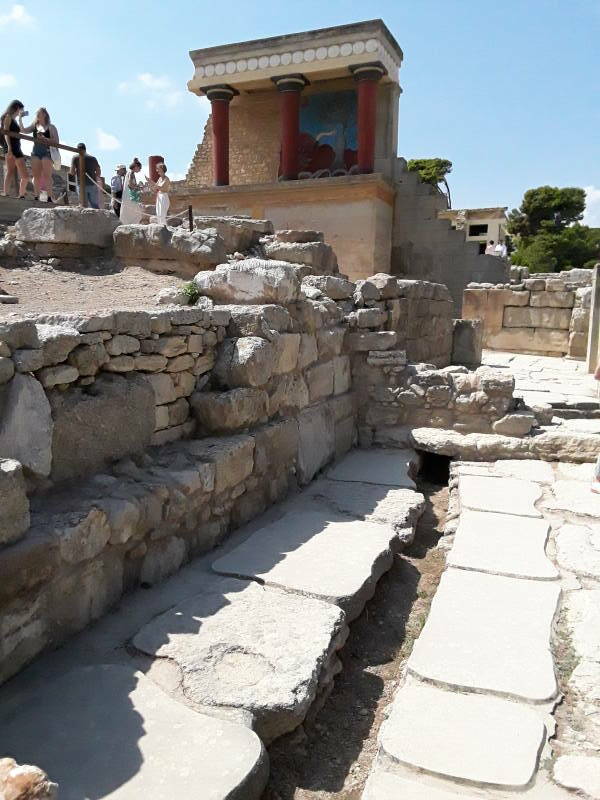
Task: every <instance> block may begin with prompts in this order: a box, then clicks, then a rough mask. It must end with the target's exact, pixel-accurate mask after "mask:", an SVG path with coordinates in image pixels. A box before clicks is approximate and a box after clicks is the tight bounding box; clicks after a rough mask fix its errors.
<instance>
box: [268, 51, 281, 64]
mask: <svg viewBox="0 0 600 800" xmlns="http://www.w3.org/2000/svg"><path fill="white" fill-rule="evenodd" d="M280 64H281V56H280V55H278V54H277V53H275V55H272V56H271V57H270V58H269V66H270V67H278V66H279V65H280Z"/></svg>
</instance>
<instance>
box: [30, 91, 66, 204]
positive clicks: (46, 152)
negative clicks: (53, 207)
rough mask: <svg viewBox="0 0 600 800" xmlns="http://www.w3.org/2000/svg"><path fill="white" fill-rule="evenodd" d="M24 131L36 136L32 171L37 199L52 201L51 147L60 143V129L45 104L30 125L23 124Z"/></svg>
mask: <svg viewBox="0 0 600 800" xmlns="http://www.w3.org/2000/svg"><path fill="white" fill-rule="evenodd" d="M21 130H22V131H23V133H30V132H32V133H33V135H34V137H35V142H34V145H33V150H32V151H31V171H32V172H33V188H34V194H35V199H36V200H37V199H38V198H40V199H41V200H47V201H48V202H49V203H51V202H52V169H53V167H52V155H51V153H50V148H51V147H56V145H57V144H58V131H57V130H56V127H55V126H54V125H53V124H52V122H51V121H50V114H49V113H48V111H47V109H45V108H44V107H43V106H42V107H41V108H38V110H37V112H36V115H35V119H34V121H33V122H32V124H31V125H29V127H27V128H24V127H22V126H21Z"/></svg>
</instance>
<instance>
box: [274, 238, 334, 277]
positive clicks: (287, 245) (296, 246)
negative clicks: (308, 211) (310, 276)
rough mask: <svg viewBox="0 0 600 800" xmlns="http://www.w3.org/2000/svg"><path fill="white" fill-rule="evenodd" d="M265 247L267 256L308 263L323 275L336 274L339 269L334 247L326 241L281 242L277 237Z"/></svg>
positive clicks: (291, 261)
mask: <svg viewBox="0 0 600 800" xmlns="http://www.w3.org/2000/svg"><path fill="white" fill-rule="evenodd" d="M263 247H264V251H265V255H266V257H267V258H274V259H278V260H279V261H288V262H290V263H292V264H306V265H308V266H309V267H312V268H313V269H314V270H315V272H319V273H321V274H322V275H335V273H337V271H338V265H337V258H336V257H335V253H334V252H333V248H332V247H331V245H329V244H325V243H324V242H281V241H277V240H276V239H275V240H274V241H272V242H268V243H266V244H264V245H263Z"/></svg>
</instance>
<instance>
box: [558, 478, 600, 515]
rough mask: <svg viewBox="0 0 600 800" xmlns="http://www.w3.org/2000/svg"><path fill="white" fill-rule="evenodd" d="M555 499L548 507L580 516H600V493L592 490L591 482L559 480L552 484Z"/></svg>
mask: <svg viewBox="0 0 600 800" xmlns="http://www.w3.org/2000/svg"><path fill="white" fill-rule="evenodd" d="M552 495H553V499H551V500H549V501H548V502H547V504H546V507H547V508H549V509H553V510H556V511H568V512H570V513H571V514H577V515H578V516H581V515H583V516H588V517H600V494H596V493H595V492H592V491H591V489H590V485H589V483H585V482H584V481H578V480H558V481H556V482H555V483H554V484H553V486H552Z"/></svg>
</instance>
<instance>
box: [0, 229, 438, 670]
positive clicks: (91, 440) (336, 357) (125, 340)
mask: <svg viewBox="0 0 600 800" xmlns="http://www.w3.org/2000/svg"><path fill="white" fill-rule="evenodd" d="M284 238H286V237H285V236H284ZM287 238H288V239H289V238H291V239H292V241H291V242H288V244H290V245H292V247H291V248H289V252H287V256H288V257H292V256H293V252H292V251H293V250H294V248H296V250H298V245H300V244H301V242H298V241H297V239H298V236H297V235H296V236H294V235H290V236H288V237H287ZM274 244H277V246H278V247H281V245H282V244H286V242H283V241H282V240H281V239H280V240H278V243H277V241H275V240H274ZM195 280H196V283H197V286H198V288H199V291H200V292H201V294H202V295H203V296H201V297H200V299H199V301H198V303H199V304H200V305H198V306H182V307H156V308H149V309H146V310H136V311H119V310H114V311H107V312H101V313H96V314H89V315H80V316H74V315H70V316H64V315H37V316H36V317H35V318H30V319H17V318H15V319H13V320H11V321H8V322H3V323H2V324H1V325H0V352H1V355H0V383H1V386H0V418H1V422H0V504H1V506H2V509H3V516H2V536H1V538H0V548H1V563H2V581H0V583H1V587H0V617H1V619H2V622H1V623H0V628H1V635H0V679H2V680H4V679H6V678H8V677H9V676H11V675H12V674H14V673H15V672H16V671H18V670H19V669H20V668H21V667H22V666H23V665H24V664H26V663H27V662H28V661H30V660H31V659H32V658H33V657H34V656H35V655H36V654H37V653H38V652H40V651H41V650H43V649H46V648H50V647H55V646H57V645H58V644H60V643H61V642H62V641H64V640H65V639H66V638H67V637H68V636H70V635H71V634H73V633H74V632H76V631H78V630H81V629H82V628H83V627H85V626H86V625H87V624H89V622H90V621H92V620H94V619H97V618H98V617H100V616H102V615H103V614H104V613H106V611H107V610H108V609H110V608H111V607H112V606H113V605H114V604H115V603H116V602H117V601H118V599H119V597H121V595H122V594H123V593H124V592H126V591H129V590H131V589H133V588H135V587H136V586H139V585H140V584H152V583H154V582H156V581H159V580H162V579H163V578H164V577H166V576H167V575H169V574H171V573H173V572H174V571H176V570H177V569H179V567H180V566H181V565H182V564H183V563H184V562H185V561H187V560H189V559H190V558H192V557H193V556H195V555H197V554H199V553H202V552H204V551H206V550H208V549H210V548H212V547H214V546H215V545H216V544H217V543H219V542H220V541H221V540H222V539H223V538H224V537H225V536H226V535H227V534H228V532H229V531H230V530H232V529H234V528H235V527H237V526H239V525H241V524H243V523H244V522H246V521H247V520H249V519H251V518H253V517H254V516H256V515H258V514H259V513H261V512H262V511H263V510H264V509H265V508H266V507H268V506H269V505H270V504H272V503H274V502H276V501H277V500H279V499H281V498H282V497H284V496H285V494H286V493H287V492H288V491H289V490H290V489H291V488H292V487H294V486H297V485H304V484H306V483H308V482H309V481H310V480H311V479H312V478H313V477H314V476H315V475H316V474H317V472H319V470H321V469H322V468H323V467H324V466H325V465H326V464H327V463H328V462H330V461H332V460H333V459H334V458H336V457H339V456H341V455H342V454H343V453H345V452H346V451H347V450H349V449H350V448H351V447H352V446H353V444H354V443H355V441H356V417H357V405H358V404H359V401H360V402H363V401H364V402H369V401H370V400H369V397H368V396H367V395H365V394H363V393H362V392H361V393H360V395H359V396H357V393H356V391H355V390H354V389H353V387H355V386H356V385H358V383H360V381H361V380H362V374H361V371H360V365H363V364H366V363H367V362H375V363H376V365H377V369H378V370H380V369H381V367H382V365H383V364H388V363H390V362H391V363H396V361H397V360H398V359H400V360H403V361H406V353H407V352H408V354H409V358H411V359H418V360H420V359H424V358H426V359H427V360H430V361H434V362H435V363H436V364H438V366H440V367H441V366H444V365H446V364H447V363H448V361H449V359H450V353H451V351H452V319H451V308H452V303H451V301H450V298H449V295H448V293H447V290H446V288H445V287H443V286H436V285H432V284H427V283H423V282H419V281H416V282H412V281H398V280H397V279H395V278H393V277H392V276H389V275H375V276H372V278H371V279H369V280H367V281H359V282H357V283H356V284H354V283H352V282H350V281H347V280H346V279H344V278H342V277H339V276H334V275H315V274H313V271H312V269H311V268H310V267H307V266H306V265H303V264H293V263H290V262H280V261H260V260H258V259H249V260H242V261H239V260H238V261H233V262H231V263H230V264H228V265H223V266H222V268H219V270H215V271H206V272H200V273H199V274H198V275H197V276H196V279H195ZM211 295H212V297H211ZM217 296H219V297H221V298H226V299H228V300H229V301H230V302H229V303H228V304H225V303H224V300H223V299H221V300H219V299H218V297H217ZM241 300H242V301H243V302H240V301H241ZM219 302H221V303H223V304H222V305H218V303H219ZM400 348H402V349H400ZM354 370H357V371H356V372H355V371H354ZM365 413H366V411H361V415H364V414H365Z"/></svg>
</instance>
